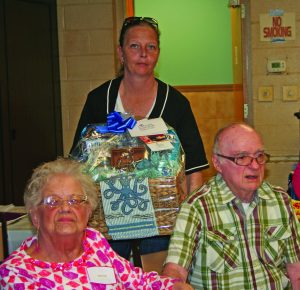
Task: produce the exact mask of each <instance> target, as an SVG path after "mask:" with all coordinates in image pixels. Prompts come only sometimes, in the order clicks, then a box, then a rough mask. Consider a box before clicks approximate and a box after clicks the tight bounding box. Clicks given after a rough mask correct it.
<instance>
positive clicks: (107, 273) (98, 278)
mask: <svg viewBox="0 0 300 290" xmlns="http://www.w3.org/2000/svg"><path fill="white" fill-rule="evenodd" d="M87 273H88V276H89V280H90V282H93V283H101V284H115V283H116V277H115V273H114V270H113V268H109V267H91V268H87Z"/></svg>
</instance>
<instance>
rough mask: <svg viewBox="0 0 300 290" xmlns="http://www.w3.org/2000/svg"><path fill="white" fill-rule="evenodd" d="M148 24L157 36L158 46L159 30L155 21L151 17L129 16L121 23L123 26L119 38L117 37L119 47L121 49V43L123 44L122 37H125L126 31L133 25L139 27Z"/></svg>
mask: <svg viewBox="0 0 300 290" xmlns="http://www.w3.org/2000/svg"><path fill="white" fill-rule="evenodd" d="M143 22H144V23H148V24H149V25H150V26H151V27H152V28H153V29H154V30H155V32H156V34H157V41H158V45H159V35H160V32H159V29H158V22H157V20H156V19H154V18H152V17H141V16H130V17H127V18H125V19H124V21H123V25H122V28H121V32H120V36H119V45H120V46H121V47H123V43H124V37H125V33H126V31H127V30H128V29H129V28H130V27H132V26H135V25H139V24H140V23H143Z"/></svg>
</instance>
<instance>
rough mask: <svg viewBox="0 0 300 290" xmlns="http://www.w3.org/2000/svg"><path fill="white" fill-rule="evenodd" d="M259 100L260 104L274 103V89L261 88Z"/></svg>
mask: <svg viewBox="0 0 300 290" xmlns="http://www.w3.org/2000/svg"><path fill="white" fill-rule="evenodd" d="M258 100H259V101H260V102H272V101H273V87H272V86H268V87H259V88H258Z"/></svg>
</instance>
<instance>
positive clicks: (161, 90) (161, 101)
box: [106, 77, 170, 119]
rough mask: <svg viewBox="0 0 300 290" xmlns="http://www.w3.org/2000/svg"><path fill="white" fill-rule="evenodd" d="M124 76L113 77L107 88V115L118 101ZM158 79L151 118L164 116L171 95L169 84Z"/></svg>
mask: <svg viewBox="0 0 300 290" xmlns="http://www.w3.org/2000/svg"><path fill="white" fill-rule="evenodd" d="M122 78H123V77H118V78H116V79H113V80H111V81H110V82H109V84H108V88H107V94H106V99H107V100H106V104H107V107H106V113H107V115H108V114H109V113H110V112H112V111H114V109H115V105H116V101H117V96H118V92H119V88H120V84H121V81H122ZM155 80H156V81H157V84H158V85H157V96H156V101H155V105H154V108H153V110H152V112H151V114H150V116H149V118H150V119H153V118H159V117H161V116H162V114H163V112H164V109H165V106H166V103H167V101H168V97H169V89H170V87H169V85H168V84H165V83H164V82H162V81H160V80H159V79H157V78H156V79H155Z"/></svg>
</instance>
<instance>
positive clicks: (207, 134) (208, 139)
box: [177, 86, 243, 179]
mask: <svg viewBox="0 0 300 290" xmlns="http://www.w3.org/2000/svg"><path fill="white" fill-rule="evenodd" d="M177 88H178V87H177ZM188 90H189V91H188V92H185V91H184V88H182V89H181V92H182V93H183V94H184V95H185V96H186V97H187V98H188V100H189V101H190V104H191V107H192V110H193V113H194V115H195V119H196V122H197V125H198V128H199V131H200V134H201V137H202V139H203V143H204V147H205V150H206V154H207V158H208V161H209V163H210V168H209V169H207V170H204V172H203V173H204V177H205V179H208V178H209V177H211V176H213V175H214V174H215V173H216V171H215V170H214V168H213V165H212V163H211V156H212V147H213V142H214V137H215V135H216V133H217V131H218V130H219V129H220V128H222V127H224V126H226V125H227V124H229V123H231V122H240V121H243V94H242V91H241V89H240V90H234V88H233V86H232V90H231V91H230V90H227V88H225V90H224V91H219V89H218V88H216V89H215V90H214V89H212V88H211V87H209V88H208V91H201V90H200V89H199V88H195V91H194V92H192V91H190V89H188Z"/></svg>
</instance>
